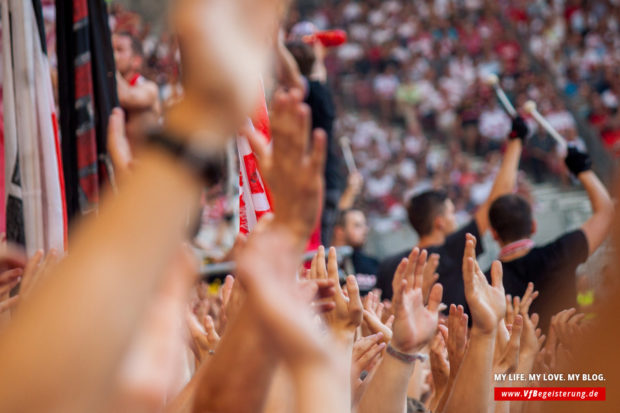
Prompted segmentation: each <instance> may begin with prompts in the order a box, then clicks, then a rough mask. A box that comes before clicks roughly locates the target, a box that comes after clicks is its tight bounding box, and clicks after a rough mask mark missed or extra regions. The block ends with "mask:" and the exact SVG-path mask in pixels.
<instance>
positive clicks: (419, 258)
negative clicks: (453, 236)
mask: <svg viewBox="0 0 620 413" xmlns="http://www.w3.org/2000/svg"><path fill="white" fill-rule="evenodd" d="M425 265H426V251H422V252H420V251H419V249H418V248H414V249H413V251H412V252H411V254H410V255H409V258H405V259H403V261H401V263H400V265H399V266H398V268H397V270H396V274H395V275H394V281H393V283H392V284H393V288H394V298H393V306H394V324H393V336H392V341H391V343H390V345H389V346H388V351H387V353H386V355H385V356H384V357H383V360H382V361H381V364H380V365H379V367H378V369H377V372H376V373H375V375H374V377H373V378H372V379H371V382H370V383H369V385H368V388H367V390H366V393H365V394H364V396H362V400H361V402H360V405H359V409H358V411H359V412H360V413H370V412H382V413H403V412H404V411H405V410H406V403H407V385H408V384H409V379H410V378H411V374H412V373H413V369H414V366H415V357H413V355H414V354H415V353H416V352H418V351H420V350H421V349H422V348H423V347H424V346H425V345H426V344H427V343H428V342H430V340H431V339H432V338H433V336H434V335H435V332H436V331H437V321H438V309H439V304H440V303H441V297H442V293H443V288H442V286H441V284H435V285H434V286H433V288H432V289H431V292H430V296H429V300H428V306H427V307H424V297H423V296H422V283H423V282H422V279H423V274H424V267H425Z"/></svg>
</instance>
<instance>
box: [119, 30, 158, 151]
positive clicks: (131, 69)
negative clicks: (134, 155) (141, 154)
mask: <svg viewBox="0 0 620 413" xmlns="http://www.w3.org/2000/svg"><path fill="white" fill-rule="evenodd" d="M112 44H113V46H114V60H115V61H116V70H117V72H116V85H117V90H118V99H119V102H120V104H121V107H122V108H123V110H124V111H125V114H126V116H125V118H126V120H127V123H126V131H127V132H126V133H127V138H128V139H129V143H130V145H131V148H132V149H133V150H135V147H136V146H137V145H138V144H139V142H140V141H141V134H140V133H139V132H138V131H143V130H145V129H144V126H145V124H154V123H156V122H157V121H158V119H159V115H160V103H159V95H158V88H157V85H156V84H155V83H154V82H151V81H150V80H148V79H146V78H145V77H143V76H142V75H141V74H140V69H141V68H142V64H143V60H144V59H143V56H142V45H141V44H140V41H139V40H138V39H136V38H135V37H134V36H133V35H131V34H129V33H117V34H114V36H113V37H112Z"/></svg>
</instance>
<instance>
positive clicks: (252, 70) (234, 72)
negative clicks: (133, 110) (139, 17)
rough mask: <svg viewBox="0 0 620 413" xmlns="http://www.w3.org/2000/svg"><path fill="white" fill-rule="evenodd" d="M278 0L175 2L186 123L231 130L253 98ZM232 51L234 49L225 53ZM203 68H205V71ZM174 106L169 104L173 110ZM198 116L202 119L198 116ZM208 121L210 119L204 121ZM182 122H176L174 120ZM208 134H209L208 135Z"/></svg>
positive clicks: (250, 107) (252, 104) (248, 109)
mask: <svg viewBox="0 0 620 413" xmlns="http://www.w3.org/2000/svg"><path fill="white" fill-rule="evenodd" d="M284 3H285V2H284V1H283V0H232V1H231V0H179V1H176V2H175V7H174V9H173V14H172V16H173V17H172V22H173V26H174V29H175V32H176V35H177V38H178V41H179V49H180V51H181V61H182V66H183V86H184V98H183V101H182V102H181V103H180V104H178V105H175V106H176V107H178V108H180V107H182V108H183V111H176V114H175V115H173V116H176V115H177V114H179V115H181V114H182V115H183V116H184V122H185V123H188V124H191V123H192V122H194V124H193V125H192V126H194V127H196V126H198V129H201V128H200V126H202V125H204V126H205V127H207V128H213V127H214V124H213V122H215V123H219V124H220V125H222V129H221V130H218V131H214V130H212V129H207V131H209V132H211V133H214V132H221V133H227V132H230V133H232V132H234V131H235V130H236V129H237V128H238V126H239V125H240V124H241V123H240V122H242V120H243V119H244V117H246V116H248V115H249V114H250V113H251V112H252V110H253V109H254V107H255V105H256V104H257V102H258V96H259V91H260V87H259V85H260V75H261V74H262V73H264V69H265V68H266V64H267V61H268V58H269V51H270V48H271V44H270V42H269V37H270V36H271V34H272V33H273V32H274V29H275V27H277V23H278V19H279V17H280V16H279V15H280V14H281V13H282V8H283V5H284ZM231 50H234V53H231V52H230V51H231ZM205 68H209V70H205ZM173 110H174V108H173ZM200 115H202V119H201V117H200ZM207 121H211V122H207ZM178 124H179V125H181V127H182V126H183V123H182V122H179V123H178ZM211 138H213V137H211Z"/></svg>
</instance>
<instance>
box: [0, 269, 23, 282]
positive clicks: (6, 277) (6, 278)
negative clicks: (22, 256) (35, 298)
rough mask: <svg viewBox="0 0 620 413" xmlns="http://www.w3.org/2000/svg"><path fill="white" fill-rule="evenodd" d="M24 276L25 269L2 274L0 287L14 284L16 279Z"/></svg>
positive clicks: (0, 275)
mask: <svg viewBox="0 0 620 413" xmlns="http://www.w3.org/2000/svg"><path fill="white" fill-rule="evenodd" d="M23 274H24V270H23V268H13V269H12V270H8V271H4V272H3V273H2V274H0V285H4V284H7V283H12V282H13V281H15V279H17V278H20V277H21V276H22V275H23Z"/></svg>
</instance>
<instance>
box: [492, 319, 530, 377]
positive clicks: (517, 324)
mask: <svg viewBox="0 0 620 413" xmlns="http://www.w3.org/2000/svg"><path fill="white" fill-rule="evenodd" d="M522 330H523V317H521V316H520V315H517V316H515V318H514V320H513V323H512V324H511V331H510V339H509V340H508V342H507V343H506V344H505V345H504V346H501V345H498V346H496V347H495V353H496V354H498V355H499V356H498V357H494V358H495V359H497V360H496V361H494V363H493V373H513V372H514V371H516V369H517V366H518V365H519V349H520V346H521V332H522Z"/></svg>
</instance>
